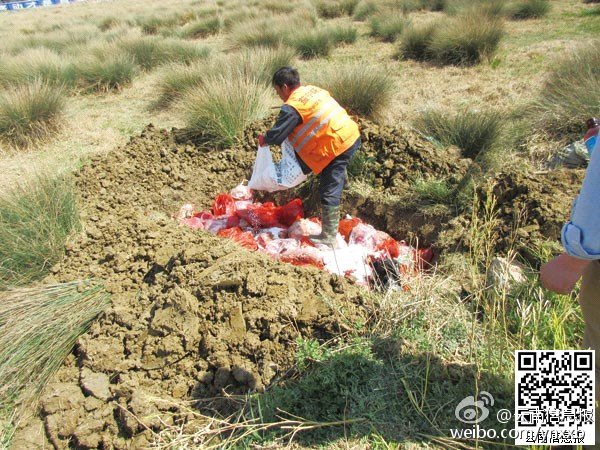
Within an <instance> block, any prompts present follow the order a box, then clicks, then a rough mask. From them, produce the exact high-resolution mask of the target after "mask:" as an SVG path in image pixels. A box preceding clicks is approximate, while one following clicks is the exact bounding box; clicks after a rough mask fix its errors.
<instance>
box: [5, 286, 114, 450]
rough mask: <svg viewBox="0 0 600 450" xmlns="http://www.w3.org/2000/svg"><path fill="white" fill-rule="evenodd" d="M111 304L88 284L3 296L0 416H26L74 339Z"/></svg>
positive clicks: (22, 291) (72, 344) (25, 290)
mask: <svg viewBox="0 0 600 450" xmlns="http://www.w3.org/2000/svg"><path fill="white" fill-rule="evenodd" d="M109 303H110V302H109V296H108V294H106V293H105V292H104V291H103V290H102V288H101V287H94V286H92V285H91V284H90V283H88V282H73V283H64V284H56V285H48V286H42V287H34V288H26V289H24V288H21V289H15V290H11V291H8V292H1V293H0V329H2V333H0V358H1V360H0V378H1V379H2V385H0V418H1V416H2V412H10V411H14V416H13V423H18V421H19V419H21V418H23V415H24V414H27V412H28V411H27V410H28V408H32V407H33V404H34V402H35V400H36V398H37V396H38V395H39V394H40V392H41V391H42V389H43V388H44V386H45V385H46V383H47V382H48V380H49V379H50V378H51V377H52V376H53V375H54V373H55V372H56V371H57V370H58V369H59V368H60V366H61V365H62V364H63V362H64V359H65V358H66V357H67V355H68V354H69V353H70V352H71V351H72V350H73V346H74V345H75V341H76V340H77V339H78V338H79V336H81V335H82V334H83V333H85V332H86V331H87V330H88V329H89V327H90V325H91V324H92V321H93V320H94V319H95V318H96V317H97V316H98V315H99V314H101V313H102V312H103V311H104V310H105V309H106V308H108V306H109ZM24 324H27V325H26V326H24ZM0 433H1V430H0ZM0 436H1V435H0ZM6 438H7V440H9V439H10V435H8V436H6Z"/></svg>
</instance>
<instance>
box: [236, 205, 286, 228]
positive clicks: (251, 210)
mask: <svg viewBox="0 0 600 450" xmlns="http://www.w3.org/2000/svg"><path fill="white" fill-rule="evenodd" d="M236 214H237V216H238V217H239V218H240V219H244V220H245V221H246V222H248V225H249V226H251V227H252V228H270V227H278V226H279V225H280V223H279V220H278V219H277V206H275V205H274V204H273V203H271V202H266V203H253V204H250V205H248V207H247V208H246V209H241V210H238V211H236Z"/></svg>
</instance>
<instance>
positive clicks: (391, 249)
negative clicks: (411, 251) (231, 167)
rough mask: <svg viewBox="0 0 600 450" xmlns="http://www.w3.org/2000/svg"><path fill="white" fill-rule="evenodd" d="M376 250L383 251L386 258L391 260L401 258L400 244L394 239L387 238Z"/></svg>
mask: <svg viewBox="0 0 600 450" xmlns="http://www.w3.org/2000/svg"><path fill="white" fill-rule="evenodd" d="M376 250H381V251H383V252H384V253H385V254H386V256H389V257H390V258H397V257H398V256H400V244H399V243H398V241H397V240H396V239H394V238H392V237H387V238H386V239H384V240H383V241H381V242H379V243H378V244H377V247H376Z"/></svg>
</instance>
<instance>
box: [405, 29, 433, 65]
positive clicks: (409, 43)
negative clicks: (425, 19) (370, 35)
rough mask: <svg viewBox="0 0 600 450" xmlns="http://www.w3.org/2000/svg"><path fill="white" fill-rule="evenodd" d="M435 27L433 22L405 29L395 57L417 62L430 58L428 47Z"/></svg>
mask: <svg viewBox="0 0 600 450" xmlns="http://www.w3.org/2000/svg"><path fill="white" fill-rule="evenodd" d="M437 27H438V24H437V23H435V22H432V23H428V24H423V25H419V26H414V25H409V26H408V27H406V28H405V29H404V31H403V33H402V36H401V40H400V45H399V46H398V52H397V54H396V56H397V57H399V58H406V59H414V60H417V61H424V60H426V59H428V58H429V57H430V55H429V53H428V52H429V47H430V46H431V41H432V39H433V33H434V32H435V30H436V28H437Z"/></svg>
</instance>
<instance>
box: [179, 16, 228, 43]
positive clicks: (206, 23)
mask: <svg viewBox="0 0 600 450" xmlns="http://www.w3.org/2000/svg"><path fill="white" fill-rule="evenodd" d="M222 25H223V24H222V21H221V18H219V17H210V18H207V19H199V20H196V21H194V22H190V23H188V24H187V25H186V26H185V27H183V28H182V30H181V31H180V32H179V35H180V36H181V37H184V38H201V37H206V36H209V35H211V34H216V33H218V32H219V31H220V30H221V27H222Z"/></svg>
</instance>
